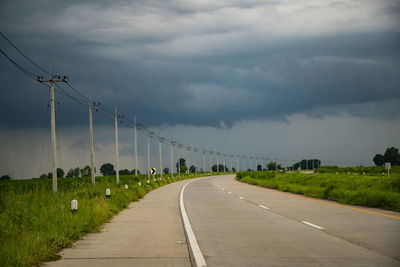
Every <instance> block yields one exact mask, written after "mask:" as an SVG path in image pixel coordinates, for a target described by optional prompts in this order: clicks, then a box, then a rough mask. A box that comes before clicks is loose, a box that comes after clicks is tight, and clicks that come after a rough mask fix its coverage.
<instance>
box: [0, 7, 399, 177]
mask: <svg viewBox="0 0 400 267" xmlns="http://www.w3.org/2000/svg"><path fill="white" fill-rule="evenodd" d="M399 15H400V1H398V0H390V1H387V0H382V1H376V0H362V1H361V0H360V1H357V0H343V1H340V0H335V1H329V0H326V1H320V0H299V1H286V0H282V1H278V0H274V1H257V0H253V1H252V0H250V1H249V0H246V1H244V0H243V1H239V0H237V1H232V0H230V1H207V0H204V1H200V0H193V1H178V0H170V1H166V0H164V1H155V0H154V1H153V0H147V1H124V0H121V1H57V0H56V1H49V0H40V1H34V2H32V1H24V0H22V1H7V0H3V1H1V3H0V29H1V32H2V33H3V34H4V35H5V36H7V37H8V38H9V39H10V40H11V41H12V42H13V43H14V44H15V45H16V46H17V47H18V48H19V49H20V50H21V51H23V52H24V53H25V54H27V55H29V57H30V58H31V59H33V61H34V62H36V63H37V64H38V65H40V66H42V67H43V68H45V69H46V70H48V69H49V68H50V65H51V71H52V72H53V73H54V74H59V75H68V78H69V83H70V85H72V86H73V87H74V88H75V89H76V90H78V91H79V92H80V93H81V94H82V95H84V96H89V94H91V95H92V98H93V101H96V102H100V103H101V105H103V106H107V107H108V108H109V109H110V110H113V109H114V107H117V108H118V111H119V113H120V114H123V115H124V116H126V118H129V119H130V120H133V117H134V116H136V117H137V119H138V121H139V122H141V123H143V124H144V125H146V126H147V127H149V129H151V130H153V131H154V132H156V133H160V134H161V135H162V136H165V137H166V138H168V139H173V140H175V141H178V142H180V143H182V144H187V145H189V146H197V147H200V148H204V149H206V150H213V151H219V152H221V153H227V154H232V155H237V154H240V155H252V156H257V157H265V158H268V160H269V161H278V162H280V163H281V164H283V165H285V166H287V165H291V164H293V162H297V161H299V160H301V159H311V158H318V159H320V160H321V161H322V163H323V164H325V165H340V166H349V165H372V164H373V162H372V158H373V156H374V155H375V154H377V153H384V151H385V149H386V148H387V147H391V146H394V147H397V148H400V140H399V135H398V133H399V132H400V109H399V107H400V89H399V88H400V27H399V26H400V16H399ZM0 48H1V49H2V51H4V52H5V53H6V54H7V55H8V56H9V57H10V58H12V59H13V60H14V61H15V62H17V63H18V64H19V65H21V66H23V67H24V68H26V69H28V70H29V71H30V72H32V73H34V74H35V75H42V76H45V77H46V76H47V74H46V73H45V72H43V71H42V70H40V69H38V68H37V67H36V66H34V65H32V64H31V63H30V62H29V61H27V60H26V59H25V58H24V57H22V56H21V55H20V54H19V53H18V52H17V51H16V50H15V49H14V48H13V47H12V46H10V44H9V43H7V41H6V40H4V39H3V38H0ZM0 56H2V55H0ZM60 87H61V88H63V90H64V92H67V93H68V94H70V95H73V96H74V97H78V98H81V97H80V96H79V95H78V94H76V92H75V91H73V90H72V89H71V88H69V87H68V86H67V85H63V84H60ZM0 88H1V92H2V97H1V99H0V102H1V104H0V114H1V117H0V137H1V138H0V148H1V151H2V153H1V155H0V162H1V163H0V175H2V174H10V175H12V176H13V177H15V178H31V177H37V176H39V175H40V174H41V173H44V172H49V171H50V167H51V159H50V130H49V127H50V117H49V109H48V103H49V90H48V88H46V87H45V86H43V85H42V84H40V83H38V82H36V81H34V80H32V79H30V78H29V77H27V76H26V75H25V74H24V73H22V72H21V71H20V70H18V69H17V68H16V67H15V66H14V65H13V64H12V63H10V62H9V61H8V60H7V58H6V57H4V56H2V57H0ZM56 102H57V107H56V124H57V139H58V141H57V146H58V148H59V151H58V162H59V165H60V166H61V167H62V168H63V169H64V170H68V169H69V168H72V167H76V166H80V167H83V166H84V165H86V164H89V152H88V148H89V145H88V143H89V138H88V126H87V124H88V110H87V107H84V106H82V105H79V104H77V103H76V102H75V101H73V100H71V99H70V98H68V97H66V96H64V95H63V94H61V93H60V92H59V91H57V92H56ZM113 127H114V125H113V121H112V119H108V118H105V117H103V116H101V114H99V113H95V114H94V136H95V148H96V149H95V150H96V151H95V159H96V166H97V168H99V167H100V165H101V164H102V163H105V162H112V163H114V162H115V146H114V129H113ZM132 136H133V130H132V129H131V128H124V127H122V128H121V130H120V134H119V137H120V147H119V150H120V156H121V167H122V168H128V169H133V168H135V166H134V164H133V162H134V160H133V140H132V138H133V137H132ZM162 148H163V151H164V153H163V158H164V160H165V164H167V165H169V163H168V162H169V161H170V158H169V150H168V149H169V146H167V145H166V144H164V145H163V146H162ZM138 149H139V162H140V163H139V169H140V170H142V172H145V171H146V168H147V164H146V161H145V157H146V154H145V153H146V151H145V140H144V137H143V136H142V137H140V138H139V142H138ZM157 149H158V145H157V143H156V141H153V142H152V145H151V150H152V151H151V155H152V157H151V158H152V166H153V165H157V166H158V164H159V162H158V158H157V155H158V150H157ZM167 152H168V153H167ZM176 156H177V155H176V151H175V152H174V157H175V160H176ZM197 157H198V158H197V160H198V161H199V163H198V164H199V165H201V164H200V160H199V157H200V155H197ZM192 160H194V155H192ZM213 160H214V161H215V158H214V159H213ZM207 161H208V159H207ZM248 164H249V163H247V165H248ZM228 165H230V164H228ZM22 166H23V167H22ZM228 167H229V166H228ZM242 167H243V166H242Z"/></svg>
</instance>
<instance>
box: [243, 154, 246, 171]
mask: <svg viewBox="0 0 400 267" xmlns="http://www.w3.org/2000/svg"><path fill="white" fill-rule="evenodd" d="M243 170H244V171H246V156H245V155H243Z"/></svg>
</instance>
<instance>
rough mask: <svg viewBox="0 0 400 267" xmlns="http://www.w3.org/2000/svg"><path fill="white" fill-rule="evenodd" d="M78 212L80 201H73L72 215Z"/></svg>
mask: <svg viewBox="0 0 400 267" xmlns="http://www.w3.org/2000/svg"><path fill="white" fill-rule="evenodd" d="M77 211H78V200H76V199H74V200H72V201H71V213H72V214H75V213H76V212H77Z"/></svg>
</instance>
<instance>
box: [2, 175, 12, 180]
mask: <svg viewBox="0 0 400 267" xmlns="http://www.w3.org/2000/svg"><path fill="white" fill-rule="evenodd" d="M0 180H11V176H10V175H7V174H6V175H3V176H1V177H0Z"/></svg>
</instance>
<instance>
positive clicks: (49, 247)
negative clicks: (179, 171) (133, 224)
mask: <svg viewBox="0 0 400 267" xmlns="http://www.w3.org/2000/svg"><path fill="white" fill-rule="evenodd" d="M193 177H194V176H191V177H181V178H180V180H182V179H185V178H193ZM139 179H140V181H141V183H142V186H140V187H139V186H138V181H139V180H138V178H135V177H134V176H121V177H120V183H119V185H117V184H116V179H115V177H96V185H95V186H93V185H92V184H91V182H90V178H61V179H58V192H57V193H53V192H52V181H51V179H32V180H10V181H0V240H1V242H0V265H1V266H32V265H38V264H40V263H41V262H43V261H48V260H54V259H57V258H59V257H60V256H59V254H58V252H59V251H60V250H61V249H63V248H66V247H70V246H71V245H72V244H73V242H74V241H76V240H78V239H79V238H81V237H82V236H84V235H85V234H87V233H89V232H93V231H97V230H99V229H100V226H101V225H102V224H103V223H105V222H107V221H109V220H110V219H111V218H112V217H113V216H114V215H116V214H117V213H118V212H119V211H120V210H122V209H124V208H126V207H127V206H128V204H129V203H130V202H132V201H137V200H138V199H140V198H142V197H143V196H144V195H145V194H146V193H148V192H149V191H151V190H153V189H155V188H157V187H160V186H163V185H165V184H167V183H170V182H173V181H177V180H178V179H177V178H175V179H170V178H166V179H165V178H164V180H163V181H158V180H157V182H153V180H152V179H151V180H150V181H151V183H150V185H146V178H145V177H144V176H141V177H140V178H139ZM125 184H128V186H129V189H128V190H126V189H125V187H124V185H125ZM107 188H110V190H111V198H106V197H105V191H106V189H107ZM73 199H76V200H78V212H77V213H76V214H74V215H72V214H71V212H70V203H71V200H73Z"/></svg>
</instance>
